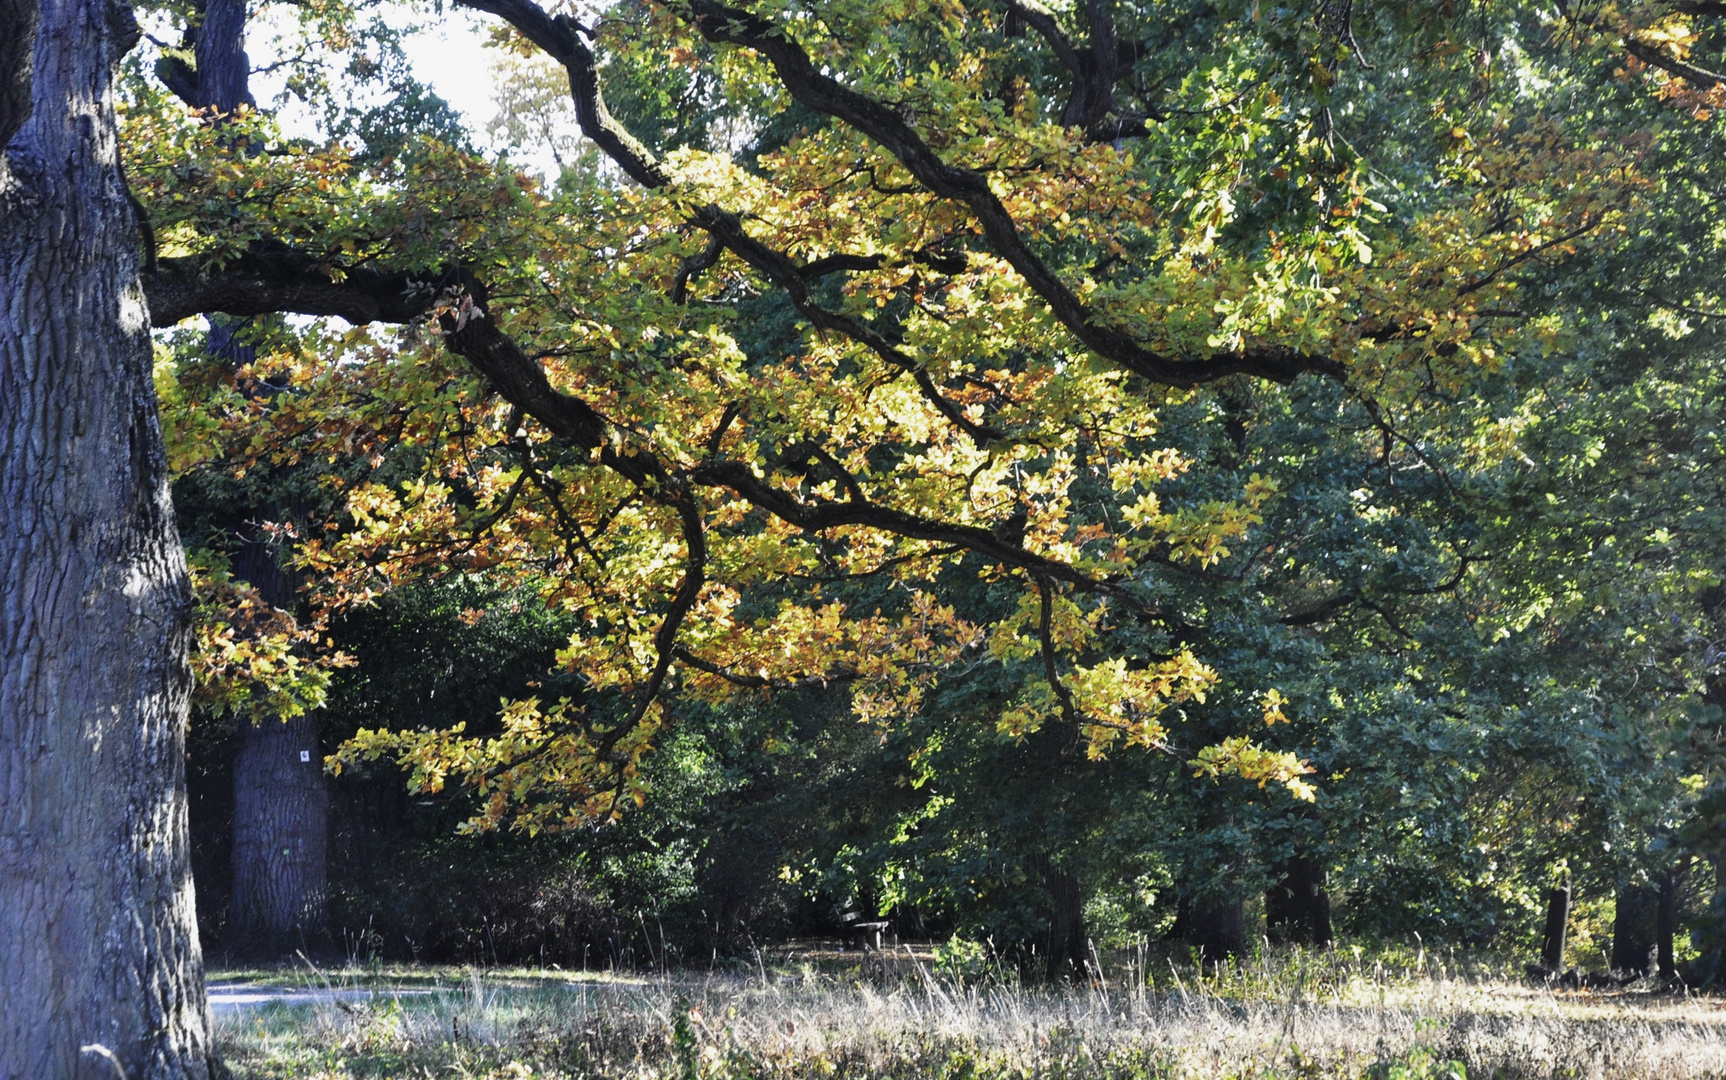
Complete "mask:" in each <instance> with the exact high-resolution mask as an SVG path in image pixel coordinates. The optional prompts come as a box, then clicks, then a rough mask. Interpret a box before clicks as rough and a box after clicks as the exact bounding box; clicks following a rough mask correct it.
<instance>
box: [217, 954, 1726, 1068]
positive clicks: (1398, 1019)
mask: <svg viewBox="0 0 1726 1080" xmlns="http://www.w3.org/2000/svg"><path fill="white" fill-rule="evenodd" d="M950 968H951V965H944V964H942V963H941V962H940V959H939V958H937V957H932V956H931V955H929V954H928V953H918V952H914V951H911V950H902V951H901V952H900V953H898V954H890V955H888V956H879V955H877V956H875V957H873V958H871V959H869V960H867V961H864V962H862V963H859V962H858V961H857V960H856V958H855V957H854V956H847V955H845V954H840V953H837V952H823V951H821V950H817V949H802V950H786V951H782V952H779V953H776V954H771V955H763V956H760V957H758V959H757V963H756V965H755V966H754V967H753V968H752V969H751V970H748V971H743V970H733V971H719V970H714V971H703V972H691V971H682V972H679V971H671V972H665V973H659V974H655V975H651V976H639V975H624V974H619V973H609V974H593V973H582V974H574V973H565V972H559V971H544V970H525V969H498V970H493V971H479V970H461V969H454V968H424V967H421V968H406V967H400V968H385V967H381V966H376V965H374V966H371V967H352V968H347V969H342V970H322V969H317V968H314V967H310V966H306V967H302V968H300V969H299V970H297V971H276V972H255V971H253V972H228V973H218V974H217V975H216V976H214V977H213V981H216V980H243V981H245V982H248V983H254V984H255V983H259V982H263V983H274V984H276V985H281V986H289V987H292V988H294V989H296V990H297V991H300V992H302V993H304V995H305V996H306V997H309V998H319V1000H309V1001H305V1002H301V1003H272V1004H264V1005H250V1006H246V1007H243V1008H240V1009H238V1010H224V1011H221V1012H219V1013H218V1015H217V1019H216V1026H217V1033H218V1039H219V1045H220V1047H221V1050H222V1053H223V1055H224V1057H225V1059H226V1060H227V1062H228V1064H229V1065H230V1067H231V1068H232V1069H233V1070H234V1072H235V1075H236V1076H237V1077H239V1078H241V1080H251V1078H266V1077H267V1078H272V1080H288V1078H294V1080H312V1078H317V1080H334V1078H340V1080H346V1078H350V1077H352V1078H360V1077H366V1078H384V1077H391V1078H394V1077H400V1078H422V1077H423V1078H433V1077H440V1078H441V1077H461V1078H499V1080H506V1078H507V1080H526V1078H530V1077H532V1078H541V1077H544V1078H572V1080H573V1078H583V1080H585V1078H594V1080H599V1078H606V1080H612V1078H616V1080H624V1078H632V1080H633V1078H640V1080H744V1078H751V1080H769V1078H774V1080H777V1078H786V1080H789V1078H792V1077H798V1078H802V1077H809V1078H818V1077H819V1078H828V1077H830V1078H835V1080H877V1078H881V1080H885V1078H894V1080H913V1078H915V1080H922V1078H929V1080H995V1078H1000V1080H1008V1078H1013V1080H1019V1078H1025V1080H1030V1078H1044V1077H1046V1078H1049V1080H1064V1078H1071V1080H1081V1078H1084V1080H1089V1078H1093V1077H1095V1078H1099V1080H1101V1078H1110V1080H1117V1078H1118V1080H1141V1078H1143V1080H1151V1078H1159V1080H1160V1078H1165V1077H1166V1078H1171V1080H1173V1078H1189V1077H1190V1078H1213V1077H1215V1078H1227V1080H1236V1078H1238V1080H1246V1078H1255V1080H1257V1078H1264V1080H1269V1078H1282V1077H1286V1078H1290V1080H1295V1078H1331V1077H1337V1078H1341V1077H1348V1078H1370V1080H1417V1078H1457V1080H1460V1078H1464V1077H1467V1078H1470V1080H1478V1078H1488V1077H1492V1078H1502V1080H1511V1078H1516V1080H1522V1078H1529V1080H1532V1078H1548V1077H1551V1078H1559V1077H1563V1078H1594V1077H1600V1078H1606V1077H1613V1078H1618V1077H1623V1078H1648V1080H1656V1078H1658V1080H1688V1078H1702V1077H1726V1000H1722V999H1720V998H1717V997H1708V996H1693V995H1690V994H1686V993H1682V992H1680V993H1677V994H1673V993H1666V992H1663V991H1660V990H1658V989H1656V988H1654V987H1652V986H1649V985H1634V986H1630V987H1625V988H1623V989H1618V990H1613V991H1586V990H1561V989H1552V988H1547V987H1544V986H1535V985H1532V984H1530V983H1528V982H1527V981H1525V980H1521V979H1518V978H1516V977H1514V976H1513V974H1512V973H1511V970H1510V967H1509V966H1508V965H1506V964H1497V963H1493V962H1491V961H1486V960H1480V959H1475V958H1467V959H1462V958H1456V957H1448V956H1447V957H1442V958H1441V957H1434V956H1431V955H1427V954H1424V953H1421V952H1418V951H1416V952H1413V953H1408V954H1404V953H1386V954H1379V955H1369V954H1363V953H1359V952H1354V951H1335V952H1323V953H1305V952H1300V951H1291V952H1276V953H1272V954H1268V955H1262V956H1260V957H1258V958H1255V959H1254V960H1252V961H1249V962H1247V963H1244V964H1240V965H1236V966H1232V967H1227V968H1220V969H1215V970H1211V971H1208V972H1207V971H1205V970H1203V969H1200V968H1197V967H1195V966H1193V965H1192V964H1190V963H1183V962H1178V961H1175V960H1172V959H1171V958H1170V957H1168V956H1164V955H1160V954H1150V953H1138V954H1134V955H1131V956H1127V957H1122V958H1118V959H1117V962H1116V963H1114V964H1112V965H1111V966H1110V968H1109V971H1110V975H1109V977H1108V978H1107V979H1102V980H1097V981H1095V982H1092V983H1091V984H1089V985H1081V986H1066V987H1062V988H1058V989H1057V988H1046V987H1041V986H1032V985H1021V984H1020V983H1019V982H1018V981H1017V980H1015V979H1013V978H1011V977H1002V973H1000V972H989V971H987V970H984V971H981V972H978V971H970V972H964V973H960V972H955V971H952V970H950Z"/></svg>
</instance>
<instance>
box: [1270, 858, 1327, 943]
mask: <svg viewBox="0 0 1726 1080" xmlns="http://www.w3.org/2000/svg"><path fill="white" fill-rule="evenodd" d="M1280 871H1281V872H1280V873H1279V875H1278V881H1277V884H1275V885H1273V886H1271V888H1269V889H1267V890H1266V891H1265V923H1266V926H1267V929H1268V930H1269V931H1270V935H1271V938H1272V939H1273V940H1276V941H1286V942H1299V943H1300V944H1303V945H1318V946H1324V945H1329V944H1330V940H1331V925H1330V894H1329V893H1327V892H1326V891H1325V887H1324V886H1325V870H1324V867H1323V866H1321V865H1319V862H1318V860H1316V859H1311V858H1307V857H1306V856H1297V857H1296V858H1293V859H1290V860H1289V861H1288V862H1286V863H1284V864H1283V865H1282V866H1281V867H1280Z"/></svg>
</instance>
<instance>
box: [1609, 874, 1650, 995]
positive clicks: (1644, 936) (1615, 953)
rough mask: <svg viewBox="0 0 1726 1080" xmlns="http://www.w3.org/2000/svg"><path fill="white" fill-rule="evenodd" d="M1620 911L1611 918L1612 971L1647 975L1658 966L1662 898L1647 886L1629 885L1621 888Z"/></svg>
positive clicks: (1618, 907)
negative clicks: (1659, 921) (1657, 929)
mask: <svg viewBox="0 0 1726 1080" xmlns="http://www.w3.org/2000/svg"><path fill="white" fill-rule="evenodd" d="M1616 907H1617V910H1616V913H1615V914H1614V915H1613V917H1612V970H1613V971H1620V972H1625V973H1630V972H1634V973H1635V974H1637V975H1647V974H1649V973H1650V972H1653V971H1655V970H1656V969H1657V967H1658V965H1659V962H1660V960H1659V947H1658V946H1657V945H1656V944H1655V939H1656V937H1657V933H1656V928H1657V922H1658V919H1659V907H1660V894H1659V892H1658V890H1656V889H1654V888H1652V887H1650V886H1647V885H1638V884H1634V883H1631V882H1626V883H1625V884H1622V885H1620V886H1619V887H1618V898H1617V905H1616Z"/></svg>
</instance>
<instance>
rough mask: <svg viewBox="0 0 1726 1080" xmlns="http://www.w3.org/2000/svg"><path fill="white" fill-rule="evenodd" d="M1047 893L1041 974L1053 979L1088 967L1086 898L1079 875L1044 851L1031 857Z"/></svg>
mask: <svg viewBox="0 0 1726 1080" xmlns="http://www.w3.org/2000/svg"><path fill="white" fill-rule="evenodd" d="M1030 864H1031V869H1032V870H1034V871H1035V872H1036V873H1037V875H1038V876H1039V877H1041V878H1042V880H1043V889H1044V891H1045V892H1047V893H1048V896H1049V932H1048V935H1047V937H1046V938H1045V939H1044V941H1043V965H1044V966H1043V976H1044V978H1046V979H1047V980H1048V981H1050V982H1056V981H1058V980H1060V979H1062V978H1065V977H1066V976H1067V975H1069V974H1071V975H1075V976H1077V975H1082V974H1084V972H1085V971H1086V970H1087V969H1088V968H1089V967H1090V964H1089V957H1088V956H1087V947H1088V945H1089V944H1090V942H1089V940H1088V939H1087V938H1086V936H1085V898H1084V894H1083V893H1082V892H1081V891H1080V889H1079V878H1078V875H1076V874H1073V873H1071V872H1070V871H1067V870H1064V869H1062V868H1061V867H1060V866H1059V865H1058V864H1056V862H1055V860H1054V859H1052V858H1050V857H1049V855H1048V854H1047V853H1046V852H1041V851H1039V852H1037V853H1036V854H1034V855H1032V856H1031V858H1030Z"/></svg>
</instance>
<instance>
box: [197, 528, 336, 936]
mask: <svg viewBox="0 0 1726 1080" xmlns="http://www.w3.org/2000/svg"><path fill="white" fill-rule="evenodd" d="M234 571H235V573H236V574H237V575H238V576H240V577H242V578H244V579H245V580H246V581H249V582H250V583H251V584H252V585H253V587H255V588H256V589H257V590H258V591H259V593H260V594H262V596H263V598H264V599H265V600H266V601H268V602H269V603H270V604H272V605H274V606H276V607H278V608H284V609H292V607H293V605H294V582H293V577H292V575H291V574H289V573H288V572H287V571H286V570H284V569H283V568H282V566H281V564H280V562H279V561H278V560H277V558H276V554H275V551H274V549H273V548H272V547H271V546H270V545H268V544H266V543H264V542H263V541H261V540H259V539H256V538H254V539H253V540H251V541H250V542H248V543H246V544H245V545H244V547H242V548H241V550H240V552H239V555H238V556H237V557H236V558H235V560H234ZM321 728H322V718H321V717H320V716H318V715H317V714H316V713H307V714H304V715H301V716H296V717H291V718H289V719H286V720H272V719H264V720H260V721H258V722H257V723H245V722H241V724H240V725H239V731H238V733H237V735H238V738H237V740H236V742H237V750H236V752H235V755H234V837H233V856H232V863H231V868H232V885H231V892H230V897H231V899H230V901H229V907H228V923H227V932H226V934H225V935H224V939H223V944H224V945H225V947H226V948H227V950H228V951H229V952H230V953H232V954H234V955H236V956H243V957H252V958H257V959H266V960H270V959H277V958H279V957H281V956H284V955H290V954H292V953H293V952H294V951H295V950H296V949H305V950H306V951H308V952H313V953H321V952H324V951H327V950H328V948H329V947H330V942H329V932H328V927H327V921H326V901H327V896H328V891H329V871H328V866H329V861H328V843H329V807H330V801H329V790H328V788H327V786H326V784H325V780H324V760H323V751H322V749H321V747H320V744H319V738H318V735H319V731H320V729H321Z"/></svg>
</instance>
